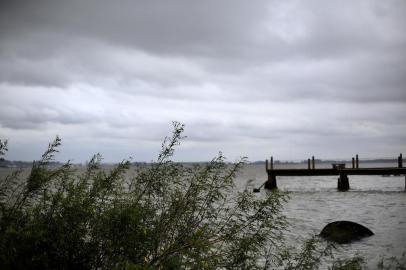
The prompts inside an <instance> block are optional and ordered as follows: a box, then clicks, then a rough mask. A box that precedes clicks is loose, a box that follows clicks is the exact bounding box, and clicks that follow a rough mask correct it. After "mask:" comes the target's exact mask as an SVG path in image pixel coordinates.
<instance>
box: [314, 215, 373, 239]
mask: <svg viewBox="0 0 406 270" xmlns="http://www.w3.org/2000/svg"><path fill="white" fill-rule="evenodd" d="M373 234H374V233H373V232H372V231H371V230H370V229H368V228H367V227H365V226H362V225H361V224H358V223H355V222H352V221H345V220H342V221H334V222H331V223H329V224H327V225H326V226H325V227H324V228H323V230H322V231H321V233H320V236H321V237H323V238H325V239H327V240H330V241H333V242H336V243H339V244H344V243H349V242H351V241H354V240H359V239H361V238H363V237H367V236H371V235H373Z"/></svg>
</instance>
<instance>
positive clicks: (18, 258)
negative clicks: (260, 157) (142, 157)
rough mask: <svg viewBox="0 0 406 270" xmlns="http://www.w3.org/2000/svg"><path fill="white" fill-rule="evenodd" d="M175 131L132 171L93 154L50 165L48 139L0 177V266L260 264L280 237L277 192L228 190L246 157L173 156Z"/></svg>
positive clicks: (282, 221) (230, 266)
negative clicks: (75, 164)
mask: <svg viewBox="0 0 406 270" xmlns="http://www.w3.org/2000/svg"><path fill="white" fill-rule="evenodd" d="M182 132H183V125H181V124H179V123H174V132H173V136H172V137H170V138H167V139H166V140H165V141H164V143H163V144H162V149H161V152H160V154H159V156H158V158H157V160H156V162H154V163H152V164H151V165H147V166H145V167H142V168H138V170H137V172H136V174H135V176H134V177H132V178H131V177H129V176H128V175H129V170H130V169H131V167H130V162H129V161H128V160H124V161H122V162H121V163H119V164H118V165H117V166H115V167H114V168H112V169H104V168H102V166H101V165H100V164H101V160H102V158H101V156H100V155H99V154H97V155H95V156H94V157H93V158H92V159H91V160H90V162H89V163H88V164H87V168H86V170H85V171H84V172H78V171H75V170H74V169H73V168H72V165H71V164H70V163H69V162H67V163H66V164H64V165H63V166H61V167H59V168H51V167H50V166H49V163H50V162H51V161H52V160H53V158H54V154H55V153H57V149H58V146H59V145H60V143H61V140H60V139H59V137H56V139H55V140H54V142H52V143H51V144H50V145H49V147H48V149H47V150H46V152H45V153H44V155H43V156H42V158H41V159H40V160H39V161H36V162H34V163H33V166H32V169H31V173H30V175H29V176H28V178H27V179H21V174H20V173H18V172H17V173H13V174H11V175H10V176H8V177H6V178H5V179H1V185H0V186H1V190H0V191H1V196H0V206H1V209H0V211H1V212H0V268H1V269H36V268H40V269H55V268H58V269H219V268H222V269H259V268H261V266H263V264H264V262H263V260H261V258H263V257H264V256H265V255H266V254H270V253H269V251H270V243H272V242H275V243H276V242H279V241H280V238H281V232H282V230H283V228H284V225H285V219H284V217H283V216H282V215H281V212H280V210H281V206H282V203H283V202H284V200H285V195H283V194H282V193H279V192H270V193H267V194H266V195H264V196H258V195H256V194H253V193H252V192H248V191H246V190H245V191H236V190H235V188H234V183H233V180H234V177H235V175H236V173H237V172H238V171H239V170H240V169H241V167H242V166H243V165H244V163H245V159H244V158H243V159H241V160H239V161H237V162H236V163H234V164H232V165H229V164H226V162H225V158H224V156H223V155H222V154H221V153H220V154H219V155H218V156H217V157H216V158H214V159H213V160H212V161H211V162H209V163H207V164H204V165H195V166H190V165H182V164H179V163H175V162H173V161H172V160H171V157H172V155H173V154H174V147H175V146H176V145H178V144H179V143H180V140H181V139H182ZM1 145H3V146H2V148H1V149H3V150H6V147H4V145H6V144H3V143H2V144H1ZM271 246H272V245H271ZM275 254H276V253H275ZM274 256H277V255H274Z"/></svg>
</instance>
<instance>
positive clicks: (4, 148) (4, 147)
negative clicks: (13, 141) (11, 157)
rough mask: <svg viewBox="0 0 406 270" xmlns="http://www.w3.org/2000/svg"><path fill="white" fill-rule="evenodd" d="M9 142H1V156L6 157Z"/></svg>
mask: <svg viewBox="0 0 406 270" xmlns="http://www.w3.org/2000/svg"><path fill="white" fill-rule="evenodd" d="M7 150H8V149H7V140H5V141H2V140H0V156H4V154H5V153H6V152H7Z"/></svg>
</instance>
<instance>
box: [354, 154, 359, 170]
mask: <svg viewBox="0 0 406 270" xmlns="http://www.w3.org/2000/svg"><path fill="white" fill-rule="evenodd" d="M355 168H357V169H358V168H359V159H358V154H356V155H355Z"/></svg>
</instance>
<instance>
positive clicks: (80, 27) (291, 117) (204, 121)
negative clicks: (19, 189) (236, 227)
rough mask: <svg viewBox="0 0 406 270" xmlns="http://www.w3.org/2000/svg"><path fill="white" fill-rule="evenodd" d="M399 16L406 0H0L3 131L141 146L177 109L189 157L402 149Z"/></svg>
mask: <svg viewBox="0 0 406 270" xmlns="http://www.w3.org/2000/svg"><path fill="white" fill-rule="evenodd" d="M405 13H406V2H404V1H402V0H398V1H396V0H393V1H378V0H376V1H366V0H365V1H356V2H354V1H318V0H311V1H306V2H304V1H299V0H297V1H295V0H290V1H265V0H258V1H254V2H252V1H232V0H227V1H214V0H210V1H187V0H176V1H156V0H152V1H151V0H142V1H130V0H125V1H124V0H123V1H114V2H112V1H107V0H102V1H96V0H86V1H79V0H75V1H51V0H38V1H28V0H26V1H22V0H13V1H11V0H3V1H1V3H0V40H1V42H0V93H1V95H2V103H3V104H2V106H1V107H0V136H9V137H15V138H17V139H18V141H19V142H21V143H24V142H25V143H26V141H27V140H28V139H32V138H37V137H44V136H49V135H53V134H61V135H65V136H66V137H68V138H69V140H71V141H75V142H87V143H89V142H90V144H91V143H92V142H95V143H96V142H97V140H102V141H103V142H106V143H104V144H103V145H110V144H111V145H113V146H115V147H116V149H127V148H130V146H131V145H133V144H136V145H138V146H140V145H143V147H144V148H142V147H141V148H142V149H141V150H140V151H141V152H143V153H144V152H145V153H147V152H150V150H149V149H150V148H148V147H152V146H155V144H154V143H156V142H157V141H159V139H160V138H162V137H163V136H164V135H165V134H167V133H168V131H169V129H168V125H169V123H170V122H171V121H172V120H179V121H181V122H184V123H186V124H187V127H188V128H187V131H188V135H189V140H190V141H189V142H190V143H189V144H186V146H185V147H186V151H187V153H193V156H192V157H189V159H194V157H196V159H198V158H203V157H204V155H205V154H204V153H206V154H207V153H210V154H212V153H213V151H214V150H215V149H217V150H219V149H223V150H225V151H227V150H229V151H230V152H231V154H232V155H234V154H237V155H240V154H241V155H243V154H249V155H250V156H252V157H253V158H254V159H255V158H258V159H259V158H262V157H263V156H264V155H266V154H268V151H269V150H268V149H273V151H275V152H276V153H277V154H279V155H280V156H289V155H290V154H291V153H290V152H289V151H290V150H289V149H291V148H292V146H294V148H295V149H298V151H309V149H314V148H317V147H319V146H318V144H320V145H322V146H325V147H326V148H327V145H329V144H330V145H341V144H345V145H347V146H345V147H341V151H342V152H343V154H344V152H345V151H347V150H348V151H352V150H351V149H352V148H354V147H355V144H356V142H355V141H357V140H358V141H359V140H362V141H365V146H364V147H365V149H369V150H365V151H366V152H368V153H370V154H371V155H373V154H374V153H376V152H379V151H381V150H382V149H381V148H379V147H376V141H378V140H381V141H384V142H390V145H389V146H388V151H389V150H390V151H392V149H397V148H402V147H403V148H404V147H405V143H404V141H405V140H402V139H404V135H403V134H405V132H406V126H405V124H404V121H403V118H404V115H405V114H406V109H405V108H406V106H405V103H406V90H405V86H406V76H405V74H406V54H405V53H404V48H405V47H406V34H405V32H404V25H406V17H405V16H404V14H405ZM147 129H148V131H146V130H147ZM3 134H4V135H3ZM26 134H30V136H29V137H30V138H28V136H27V135H26ZM78 134H80V136H79V137H78ZM132 140H133V142H132V143H130V142H131V141H132ZM150 144H151V145H150ZM157 145H159V144H157ZM306 147H307V148H306ZM320 147H321V146H320ZM94 148H97V147H94ZM74 149H76V148H74ZM92 149H93V148H92ZM205 149H207V151H206V150H205ZM78 151H79V150H78ZM200 151H201V153H198V152H200ZM396 151H398V150H396ZM20 152H21V151H20ZM214 152H215V151H214ZM324 153H325V154H326V155H328V154H330V153H329V152H328V151H327V150H325V152H324ZM87 154H88V153H86V155H85V156H86V157H87ZM340 154H341V152H340V153H337V155H340ZM379 154H380V152H379V153H378V155H379ZM74 155H78V156H83V154H82V153H80V154H79V152H78V153H76V154H74ZM207 155H208V154H207ZM205 157H206V159H207V158H210V157H207V156H205ZM114 158H122V156H119V157H114ZM144 158H145V159H149V158H150V157H149V156H147V155H146V156H144ZM203 159H204V158H203Z"/></svg>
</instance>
